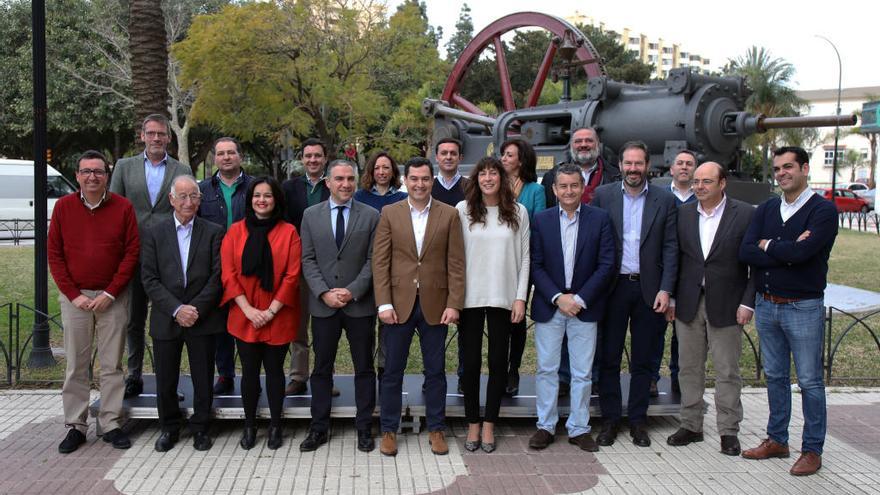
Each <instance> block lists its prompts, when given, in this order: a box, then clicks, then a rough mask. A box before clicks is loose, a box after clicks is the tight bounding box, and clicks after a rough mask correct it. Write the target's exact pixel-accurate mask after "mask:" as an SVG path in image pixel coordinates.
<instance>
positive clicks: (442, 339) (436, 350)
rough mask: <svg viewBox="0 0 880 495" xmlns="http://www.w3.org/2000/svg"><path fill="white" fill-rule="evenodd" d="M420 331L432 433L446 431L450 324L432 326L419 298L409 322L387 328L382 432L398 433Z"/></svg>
mask: <svg viewBox="0 0 880 495" xmlns="http://www.w3.org/2000/svg"><path fill="white" fill-rule="evenodd" d="M416 328H418V330H419V344H420V346H421V348H422V362H423V364H424V366H425V368H424V369H425V394H424V395H425V409H426V411H425V419H426V420H427V423H428V431H441V430H445V429H446V334H447V331H448V327H447V326H446V325H430V324H428V322H427V321H425V317H424V316H423V315H422V308H421V306H420V305H419V298H418V297H416V302H415V306H414V307H413V310H412V313H411V314H410V317H409V320H407V321H406V322H404V323H400V324H397V325H385V328H383V329H382V341H383V342H384V343H385V373H384V374H383V375H382V383H381V384H380V387H381V391H382V394H381V397H380V404H381V408H380V412H379V422H380V424H381V428H382V432H383V433H384V432H387V431H390V432H394V433H397V429H398V427H399V426H400V413H401V410H402V408H403V403H402V397H401V393H402V389H403V372H404V371H405V370H406V362H407V360H408V359H409V346H410V344H411V343H412V338H413V335H415V331H416Z"/></svg>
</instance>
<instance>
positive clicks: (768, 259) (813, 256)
mask: <svg viewBox="0 0 880 495" xmlns="http://www.w3.org/2000/svg"><path fill="white" fill-rule="evenodd" d="M781 201H782V200H781V199H780V198H779V197H776V198H771V199H769V200H767V201H765V202H764V203H763V204H761V205H760V206H758V209H757V210H755V215H754V216H753V217H752V223H751V224H750V225H749V229H748V230H747V231H746V234H745V236H744V237H743V241H742V245H741V246H740V251H739V259H740V261H742V262H744V263H748V264H749V265H751V267H752V270H753V271H754V274H755V290H756V291H757V292H758V293H759V294H760V293H766V294H772V295H774V296H779V297H789V298H798V299H817V298H820V297H823V295H824V293H825V285H826V276H827V275H828V257H829V255H830V254H831V247H832V246H833V245H834V239H835V238H836V237H837V208H835V207H834V205H833V204H832V203H831V202H830V201H828V200H826V199H824V198H822V197H821V196H819V195H817V194H814V195H813V196H812V197H810V199H808V200H807V202H806V203H804V206H802V207H801V209H800V210H798V211H797V213H795V214H794V215H793V216H792V217H791V218H789V219H788V221H787V222H783V221H782V216H780V213H779V205H780V202H781ZM807 230H809V231H810V236H809V237H807V238H806V239H804V240H803V241H800V242H798V241H797V238H798V237H799V236H800V235H801V234H803V233H804V231H807ZM761 239H769V240H770V241H771V242H770V246H769V247H768V248H767V251H766V252H764V250H762V249H761V248H759V247H758V242H760V241H761Z"/></svg>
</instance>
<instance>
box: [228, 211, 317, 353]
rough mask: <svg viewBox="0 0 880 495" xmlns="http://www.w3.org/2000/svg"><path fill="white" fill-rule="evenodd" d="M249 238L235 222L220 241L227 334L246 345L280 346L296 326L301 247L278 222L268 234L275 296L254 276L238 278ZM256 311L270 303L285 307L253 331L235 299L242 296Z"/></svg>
mask: <svg viewBox="0 0 880 495" xmlns="http://www.w3.org/2000/svg"><path fill="white" fill-rule="evenodd" d="M247 238H248V230H247V227H246V226H245V224H244V220H241V221H238V222H235V223H234V224H232V226H231V227H229V231H228V232H227V233H226V235H225V236H224V237H223V244H222V246H221V247H220V261H221V264H222V269H223V272H222V275H221V278H222V280H223V299H222V300H221V301H220V304H221V305H223V304H226V303H229V318H228V319H227V320H226V327H227V329H228V330H229V334H230V335H232V336H234V337H237V338H239V339H241V340H243V341H245V342H250V343H254V342H262V343H266V344H271V345H282V344H288V343H290V342H292V341H293V340H294V339H295V338H296V330H297V327H298V326H299V315H300V313H299V312H300V307H299V273H300V260H301V258H302V244H301V243H300V239H299V234H297V233H296V229H295V228H294V227H293V225H290V224H289V223H287V222H284V221H279V222H278V224H277V225H275V227H274V228H273V229H272V230H271V231H269V245H270V246H271V248H272V260H273V261H274V264H275V267H274V268H275V270H274V271H275V281H274V284H273V286H274V288H275V292H274V293H269V292H266V291H265V290H263V289H262V288H261V287H260V279H259V277H257V276H254V275H251V276H245V275H242V274H241V256H242V251H244V243H245V241H247ZM242 294H244V296H245V297H246V298H247V300H248V302H249V303H250V304H251V306H253V307H254V308H256V309H259V310H264V309H266V308H268V307H269V304H271V303H272V300H273V299H277V300H278V301H280V302H282V303H284V306H283V307H282V308H281V310H279V311H278V313H277V314H275V316H274V317H273V318H272V321H270V322H269V324H268V325H265V326H263V327H260V328H254V326H253V324H252V323H251V321H250V320H248V319H247V317H246V316H245V315H244V312H243V311H242V310H241V308H239V307H238V304H236V303H235V298H236V296H239V295H242Z"/></svg>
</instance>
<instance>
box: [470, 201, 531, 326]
mask: <svg viewBox="0 0 880 495" xmlns="http://www.w3.org/2000/svg"><path fill="white" fill-rule="evenodd" d="M455 208H456V209H457V210H458V217H459V218H460V219H461V230H462V233H463V234H464V255H465V267H466V268H465V276H466V280H465V294H464V307H465V308H481V307H487V306H489V307H493V308H503V309H511V308H512V307H513V303H514V301H515V300H517V299H519V300H522V301H525V300H526V297H527V294H528V290H529V214H528V211H527V210H526V208H525V207H524V206H523V205H521V204H519V203H516V208H517V213H518V214H519V230H518V231H516V232H514V231H513V230H512V229H511V228H510V227H509V226H508V225H507V224H502V223H501V222H500V221H499V219H498V207H497V206H487V207H486V210H487V211H486V223H485V224H483V223H476V224H473V225H471V221H470V218H468V214H467V203H466V202H465V201H461V202H459V203H458V204H457V205H455Z"/></svg>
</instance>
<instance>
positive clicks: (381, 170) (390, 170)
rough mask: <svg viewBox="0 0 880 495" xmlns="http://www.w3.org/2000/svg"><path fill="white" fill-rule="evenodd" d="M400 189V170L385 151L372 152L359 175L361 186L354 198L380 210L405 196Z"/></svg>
mask: <svg viewBox="0 0 880 495" xmlns="http://www.w3.org/2000/svg"><path fill="white" fill-rule="evenodd" d="M398 189H400V170H399V169H398V168H397V163H395V162H394V158H391V155H389V154H388V152H387V151H379V152H377V153H374V154H373V156H371V157H370V160H369V161H367V166H366V167H365V168H364V174H363V175H362V176H361V188H360V189H358V191H357V192H356V193H354V199H355V200H356V201H360V202H361V203H366V204H368V205H370V206H372V207H373V208H375V209H377V210H379V211H382V208H384V207H385V206H387V205H390V204H391V203H396V202H398V201H400V200H402V199H405V198H406V193H405V192H401V191H398Z"/></svg>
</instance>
